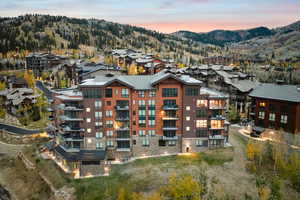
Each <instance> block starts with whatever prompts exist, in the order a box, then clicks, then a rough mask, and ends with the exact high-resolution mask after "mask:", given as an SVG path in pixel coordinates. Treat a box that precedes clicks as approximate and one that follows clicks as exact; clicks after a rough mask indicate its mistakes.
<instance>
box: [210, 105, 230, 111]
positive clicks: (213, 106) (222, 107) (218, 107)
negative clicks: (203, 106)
mask: <svg viewBox="0 0 300 200" xmlns="http://www.w3.org/2000/svg"><path fill="white" fill-rule="evenodd" d="M209 109H211V110H225V109H226V106H224V105H219V104H213V105H209Z"/></svg>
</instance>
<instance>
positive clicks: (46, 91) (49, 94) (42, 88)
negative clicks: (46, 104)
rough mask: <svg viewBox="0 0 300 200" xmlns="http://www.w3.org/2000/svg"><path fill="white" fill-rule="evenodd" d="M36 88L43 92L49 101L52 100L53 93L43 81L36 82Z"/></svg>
mask: <svg viewBox="0 0 300 200" xmlns="http://www.w3.org/2000/svg"><path fill="white" fill-rule="evenodd" d="M35 85H36V87H37V88H39V89H40V90H42V91H43V92H44V94H45V96H46V97H47V99H48V100H52V92H51V90H49V89H48V88H47V87H46V86H45V85H44V84H43V83H42V82H41V81H36V84H35Z"/></svg>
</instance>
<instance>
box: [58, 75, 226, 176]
mask: <svg viewBox="0 0 300 200" xmlns="http://www.w3.org/2000/svg"><path fill="white" fill-rule="evenodd" d="M201 84H202V82H201V81H199V80H196V79H194V78H191V77H190V76H186V75H181V76H179V75H178V76H176V75H173V74H170V73H164V72H160V73H158V74H155V75H148V76H146V75H145V76H112V75H109V76H97V77H96V78H94V79H88V80H85V81H84V82H83V83H82V84H81V85H79V88H78V89H79V91H78V92H77V93H75V92H74V91H67V92H61V93H60V94H57V95H56V96H55V98H54V99H55V100H54V104H55V106H56V107H57V109H56V112H55V117H56V120H55V123H56V127H57V128H58V132H57V140H56V143H57V144H56V146H55V148H54V152H55V154H56V156H57V157H58V158H59V159H61V160H62V163H64V164H65V165H68V167H70V168H72V170H74V169H79V173H80V175H81V176H84V175H86V174H87V173H92V174H97V173H98V174H99V173H101V171H100V169H101V167H99V165H100V166H103V164H104V163H107V162H106V161H112V160H119V161H124V160H127V159H130V158H131V157H143V156H152V155H161V154H176V153H188V152H199V151H202V150H205V149H207V148H216V147H223V146H224V144H225V143H226V142H228V126H227V125H228V124H227V123H226V121H225V118H224V109H225V104H226V99H227V98H228V97H227V96H225V95H223V94H221V93H219V92H217V91H213V90H210V89H208V88H204V87H201ZM102 169H103V168H102Z"/></svg>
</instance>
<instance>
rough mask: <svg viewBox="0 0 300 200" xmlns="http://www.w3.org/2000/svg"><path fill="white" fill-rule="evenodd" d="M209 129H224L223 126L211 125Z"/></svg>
mask: <svg viewBox="0 0 300 200" xmlns="http://www.w3.org/2000/svg"><path fill="white" fill-rule="evenodd" d="M209 129H210V130H223V129H225V127H224V126H211V127H209Z"/></svg>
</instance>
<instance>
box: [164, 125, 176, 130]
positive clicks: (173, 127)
mask: <svg viewBox="0 0 300 200" xmlns="http://www.w3.org/2000/svg"><path fill="white" fill-rule="evenodd" d="M162 129H163V130H164V131H177V130H178V128H177V127H176V126H163V128H162Z"/></svg>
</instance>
